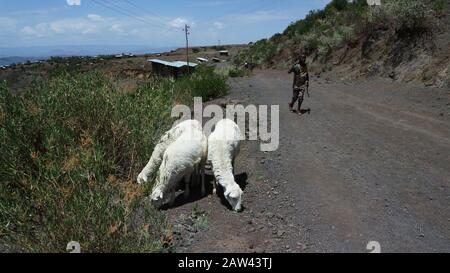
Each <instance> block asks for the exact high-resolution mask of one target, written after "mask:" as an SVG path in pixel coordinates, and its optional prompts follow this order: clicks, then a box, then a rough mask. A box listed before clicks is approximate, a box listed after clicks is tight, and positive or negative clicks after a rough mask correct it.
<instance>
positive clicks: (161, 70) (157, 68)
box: [148, 59, 197, 78]
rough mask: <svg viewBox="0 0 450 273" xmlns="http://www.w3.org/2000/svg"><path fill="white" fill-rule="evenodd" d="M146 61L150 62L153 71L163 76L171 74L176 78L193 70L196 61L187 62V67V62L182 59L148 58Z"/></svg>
mask: <svg viewBox="0 0 450 273" xmlns="http://www.w3.org/2000/svg"><path fill="white" fill-rule="evenodd" d="M148 61H149V62H150V63H151V64H152V70H153V73H154V74H156V75H159V76H164V77H167V76H172V77H175V78H176V77H179V76H182V75H187V74H188V72H190V73H192V72H194V71H195V67H196V66H197V64H196V63H191V62H189V69H188V63H187V62H183V61H174V62H168V61H163V60H160V59H150V60H148Z"/></svg>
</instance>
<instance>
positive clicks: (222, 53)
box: [219, 50, 230, 56]
mask: <svg viewBox="0 0 450 273" xmlns="http://www.w3.org/2000/svg"><path fill="white" fill-rule="evenodd" d="M219 55H220V56H230V52H229V51H228V50H221V51H219Z"/></svg>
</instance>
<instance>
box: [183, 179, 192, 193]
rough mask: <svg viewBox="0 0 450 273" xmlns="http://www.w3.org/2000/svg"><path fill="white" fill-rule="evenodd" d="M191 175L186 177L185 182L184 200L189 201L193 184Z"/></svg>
mask: <svg viewBox="0 0 450 273" xmlns="http://www.w3.org/2000/svg"><path fill="white" fill-rule="evenodd" d="M191 175H192V174H189V175H186V176H185V177H184V181H185V188H184V198H185V199H187V198H188V197H189V190H190V184H191Z"/></svg>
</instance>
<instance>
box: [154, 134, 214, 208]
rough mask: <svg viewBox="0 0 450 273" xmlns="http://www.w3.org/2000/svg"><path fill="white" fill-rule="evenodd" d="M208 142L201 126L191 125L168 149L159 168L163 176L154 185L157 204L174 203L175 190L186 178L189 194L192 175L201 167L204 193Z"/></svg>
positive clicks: (155, 202)
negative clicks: (194, 126)
mask: <svg viewBox="0 0 450 273" xmlns="http://www.w3.org/2000/svg"><path fill="white" fill-rule="evenodd" d="M207 149H208V142H207V138H206V136H205V134H204V133H203V131H202V130H198V128H193V127H190V128H189V127H188V128H186V129H185V131H184V132H183V133H182V134H181V135H180V136H179V137H178V138H177V139H176V140H175V141H174V142H173V143H172V144H170V145H169V146H168V147H167V149H166V151H165V152H164V156H163V160H162V163H161V166H160V169H159V178H158V179H157V181H156V184H155V186H154V188H153V191H152V194H151V199H152V201H153V202H154V204H155V205H156V206H160V205H163V204H166V203H167V201H169V204H170V205H173V202H174V201H175V192H176V189H177V187H178V185H179V183H180V181H181V180H182V179H183V178H184V179H185V182H186V190H185V192H184V194H185V197H187V196H188V195H189V184H190V179H191V175H192V174H193V173H194V172H195V171H198V170H199V172H200V175H201V179H202V194H204V191H205V189H204V185H205V183H204V165H205V162H206V156H207Z"/></svg>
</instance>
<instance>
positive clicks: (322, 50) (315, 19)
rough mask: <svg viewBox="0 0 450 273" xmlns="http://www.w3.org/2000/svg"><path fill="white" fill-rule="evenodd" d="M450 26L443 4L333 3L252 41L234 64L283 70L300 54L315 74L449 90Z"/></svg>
mask: <svg viewBox="0 0 450 273" xmlns="http://www.w3.org/2000/svg"><path fill="white" fill-rule="evenodd" d="M449 26H450V14H449V2H448V0H383V1H382V5H381V6H368V5H367V1H366V0H354V1H352V2H350V1H347V0H333V1H331V2H330V3H329V4H328V5H327V6H326V7H325V8H324V9H323V10H315V11H311V12H310V13H309V15H307V16H306V18H305V19H303V20H299V21H297V22H293V23H292V24H291V25H289V26H288V27H287V28H286V30H285V31H284V32H282V33H278V34H275V35H274V36H272V37H271V38H269V39H263V40H260V41H257V42H256V43H254V44H253V45H251V46H250V47H249V48H248V49H246V50H243V51H242V52H241V53H240V54H239V56H238V57H237V58H236V59H235V62H236V63H238V64H243V63H244V62H251V63H254V64H256V65H262V66H267V67H277V68H282V69H285V68H287V67H288V66H289V65H290V64H291V63H292V61H293V56H294V55H295V54H294V52H296V51H300V50H301V51H304V52H306V53H307V55H308V56H309V57H308V63H309V64H310V70H311V71H312V72H313V73H314V74H316V75H320V74H328V75H327V77H334V78H336V79H354V78H360V77H369V76H375V75H378V76H383V77H389V78H392V79H393V80H398V81H405V82H409V81H418V82H424V83H425V84H426V85H435V86H440V87H450V69H449V66H450V48H449V46H448V45H449V42H450V39H449V37H450V33H449ZM330 71H331V73H328V72H330Z"/></svg>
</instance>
